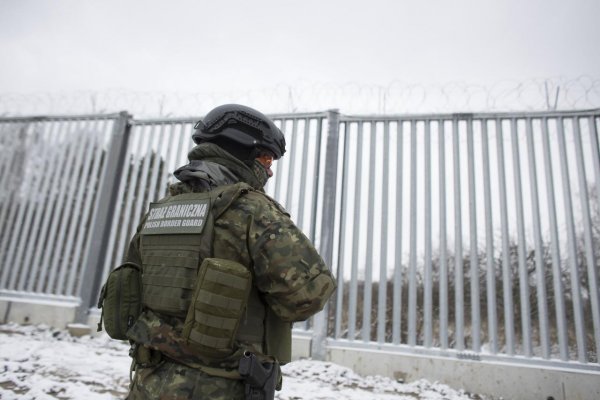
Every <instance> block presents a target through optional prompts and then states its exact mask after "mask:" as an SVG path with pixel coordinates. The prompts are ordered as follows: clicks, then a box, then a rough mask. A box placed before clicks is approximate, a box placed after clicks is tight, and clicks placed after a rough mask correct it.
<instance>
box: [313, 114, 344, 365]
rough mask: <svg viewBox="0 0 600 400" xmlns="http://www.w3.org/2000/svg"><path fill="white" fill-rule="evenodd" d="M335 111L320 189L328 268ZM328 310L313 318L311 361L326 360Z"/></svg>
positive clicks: (336, 151)
mask: <svg viewBox="0 0 600 400" xmlns="http://www.w3.org/2000/svg"><path fill="white" fill-rule="evenodd" d="M339 117H340V116H339V112H338V110H329V111H328V112H327V121H328V129H327V148H326V151H327V153H326V158H325V177H324V179H325V182H324V183H325V184H324V185H323V214H322V218H323V219H322V230H321V235H322V239H321V242H320V243H321V246H320V249H319V250H320V253H321V255H322V256H323V259H324V261H325V263H327V265H332V264H331V263H332V261H333V247H334V243H333V241H334V237H335V229H334V224H335V214H336V211H335V202H336V195H337V175H338V174H337V165H338V154H339V142H340V123H339V121H340V119H339ZM328 314H329V310H328V307H325V309H324V310H323V311H321V312H320V313H318V314H317V315H315V316H314V317H313V337H312V344H311V357H312V358H314V359H315V360H324V359H325V340H326V338H327V319H328V318H327V315H328Z"/></svg>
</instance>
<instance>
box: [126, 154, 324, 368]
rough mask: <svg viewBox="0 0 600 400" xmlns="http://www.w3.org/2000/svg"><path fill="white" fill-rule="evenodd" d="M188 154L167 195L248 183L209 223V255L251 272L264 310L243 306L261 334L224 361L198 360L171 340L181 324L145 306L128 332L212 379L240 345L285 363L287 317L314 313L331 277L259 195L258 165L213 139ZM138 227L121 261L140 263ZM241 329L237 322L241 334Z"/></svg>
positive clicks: (261, 173) (278, 210)
mask: <svg viewBox="0 0 600 400" xmlns="http://www.w3.org/2000/svg"><path fill="white" fill-rule="evenodd" d="M189 159H190V163H189V164H188V165H186V166H184V167H181V168H179V169H178V170H177V171H175V176H176V177H177V178H178V179H179V180H180V181H181V182H179V183H176V184H174V185H172V186H171V187H170V188H169V191H170V195H171V196H175V195H178V194H182V193H189V192H204V191H208V190H212V189H214V188H216V187H220V186H222V185H230V184H234V183H236V182H244V183H247V184H248V185H250V187H251V188H253V189H250V190H247V191H245V192H244V195H242V196H240V197H238V198H237V199H236V200H235V201H234V202H233V203H232V204H231V205H230V206H229V208H228V209H227V210H226V211H225V212H224V213H223V214H222V215H221V216H220V217H219V218H217V219H216V220H215V223H214V241H213V257H217V258H224V259H228V260H233V261H237V262H239V263H241V264H242V265H244V266H246V267H247V268H248V269H249V270H250V271H251V273H252V277H253V294H251V296H255V298H256V299H258V302H259V304H262V305H263V308H264V310H263V311H260V310H259V311H257V310H255V309H254V310H251V312H252V313H253V314H257V313H258V315H261V318H263V323H264V330H263V331H262V332H261V334H262V338H261V340H260V341H258V342H256V341H255V342H253V343H244V342H243V339H241V343H240V347H239V349H238V350H239V351H237V352H236V353H234V354H232V355H231V357H228V358H227V359H223V360H207V359H202V357H199V356H198V355H197V354H194V352H193V350H191V349H189V348H187V347H186V344H185V341H183V340H182V339H181V337H179V334H180V333H181V330H182V323H183V321H181V320H180V319H178V318H172V317H171V318H168V317H164V316H161V315H157V314H156V313H154V312H152V310H147V311H145V312H144V313H142V315H141V316H140V318H139V319H138V322H137V323H136V324H135V325H134V326H133V327H132V329H131V330H130V333H129V335H128V336H129V337H130V338H131V339H132V340H133V341H135V342H137V343H138V344H141V345H143V346H145V347H149V348H153V349H158V350H160V351H161V352H164V350H165V349H167V348H168V349H169V350H168V354H167V355H168V356H169V357H170V358H174V359H175V360H177V361H180V362H182V363H184V364H186V365H188V366H192V367H198V368H200V369H202V370H204V372H208V373H214V374H215V375H220V376H227V374H220V373H219V371H218V370H219V369H223V368H226V369H228V370H233V369H235V367H236V363H237V360H239V358H240V355H241V353H243V351H244V350H245V349H250V350H252V351H256V352H257V353H259V354H264V355H265V357H269V356H270V357H274V358H277V359H278V360H279V361H280V362H282V363H285V362H288V361H290V356H291V326H292V322H294V321H301V320H305V319H307V318H308V317H310V316H311V315H313V314H315V313H317V312H318V311H320V310H321V309H322V308H323V307H324V305H325V303H326V302H327V300H328V299H329V297H330V296H331V294H332V293H333V291H334V290H335V286H336V284H335V280H334V279H333V277H332V274H331V272H330V270H329V269H328V268H327V266H326V265H325V263H324V262H323V260H322V258H321V257H320V256H319V254H318V253H317V251H316V250H315V248H314V246H313V244H312V243H311V242H310V240H309V239H308V238H307V237H306V236H305V235H304V234H303V233H302V232H301V231H300V230H299V229H298V228H297V227H296V225H295V224H294V223H293V222H292V220H291V219H290V217H289V215H288V214H287V212H286V211H285V210H284V209H283V208H282V207H281V206H280V205H279V204H278V203H277V202H276V201H275V200H273V199H271V198H269V197H268V196H267V195H266V194H265V193H264V192H263V189H262V188H263V186H264V184H265V183H266V180H267V179H268V177H267V175H266V171H265V170H264V168H263V167H262V166H261V165H260V164H258V162H254V163H253V164H252V165H246V164H245V163H242V162H241V161H239V160H237V159H236V158H234V157H232V156H231V155H230V154H229V153H227V152H225V151H223V150H222V149H221V148H219V147H218V146H215V145H213V144H201V145H199V146H196V147H195V148H194V149H192V150H191V152H190V153H189ZM142 223H143V221H142ZM141 225H142V224H140V226H141ZM139 231H140V228H138V234H136V235H135V236H134V238H133V239H132V241H131V243H130V247H129V251H128V253H127V256H126V260H125V261H127V262H134V263H136V264H138V265H142V261H141V259H142V258H141V254H140V235H139ZM261 312H262V314H261ZM243 330H244V324H243V323H242V324H241V326H240V331H241V334H242V335H241V336H242V337H243V336H244V335H243V333H244V332H243ZM240 352H241V353H240ZM213 368H216V369H217V370H213Z"/></svg>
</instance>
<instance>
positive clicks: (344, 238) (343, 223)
mask: <svg viewBox="0 0 600 400" xmlns="http://www.w3.org/2000/svg"><path fill="white" fill-rule="evenodd" d="M349 136H350V129H349V126H348V123H345V124H344V153H343V157H344V170H343V171H342V176H343V178H342V179H343V181H342V190H341V196H342V198H341V208H342V217H341V218H340V246H339V257H338V260H340V261H339V266H338V270H337V282H338V287H337V293H336V296H337V300H336V304H337V306H336V310H335V338H339V337H341V336H342V318H343V311H344V274H345V268H344V267H345V265H346V263H347V262H348V260H347V259H346V243H348V231H349V230H350V229H349V224H348V216H349V209H350V207H349V201H348V190H349V188H350V137H349ZM350 312H351V310H348V314H350Z"/></svg>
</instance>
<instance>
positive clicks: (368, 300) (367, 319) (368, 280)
mask: <svg viewBox="0 0 600 400" xmlns="http://www.w3.org/2000/svg"><path fill="white" fill-rule="evenodd" d="M376 130H377V123H376V122H375V121H372V122H371V124H370V130H369V135H370V136H371V138H372V139H371V140H368V142H369V186H368V187H369V195H368V197H367V243H366V244H367V246H366V247H367V249H366V253H367V254H366V260H367V262H366V263H365V288H364V297H363V315H362V317H363V322H362V326H363V329H362V339H363V341H365V342H367V341H369V340H370V338H371V309H372V308H371V307H372V282H373V266H374V264H373V229H374V223H375V222H374V214H375V213H374V212H375V163H376V159H375V158H376V143H377V140H375V137H376V133H377V132H376ZM359 172H362V171H359Z"/></svg>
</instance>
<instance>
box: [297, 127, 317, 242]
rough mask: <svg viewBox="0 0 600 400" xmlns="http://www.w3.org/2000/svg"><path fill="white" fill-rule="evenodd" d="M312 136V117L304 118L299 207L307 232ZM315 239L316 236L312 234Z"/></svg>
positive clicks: (299, 215)
mask: <svg viewBox="0 0 600 400" xmlns="http://www.w3.org/2000/svg"><path fill="white" fill-rule="evenodd" d="M309 137H310V119H309V118H306V119H305V120H304V137H303V138H302V162H301V164H300V165H301V166H302V168H304V169H303V170H302V171H301V174H300V196H299V197H300V199H299V203H300V207H299V209H298V224H299V225H300V229H302V230H303V231H304V232H306V227H305V226H304V210H305V209H306V208H308V207H305V206H303V205H304V204H310V203H309V202H308V201H307V199H306V197H307V196H308V195H309V193H310V192H309V190H306V189H305V188H306V176H307V175H308V170H307V168H308V144H309V140H308V139H309ZM310 194H312V195H313V196H314V195H315V194H316V193H315V192H312V193H310ZM312 239H313V240H314V236H312Z"/></svg>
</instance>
